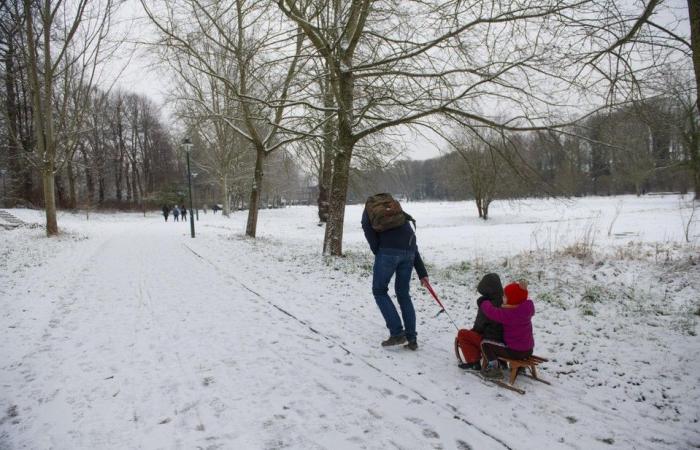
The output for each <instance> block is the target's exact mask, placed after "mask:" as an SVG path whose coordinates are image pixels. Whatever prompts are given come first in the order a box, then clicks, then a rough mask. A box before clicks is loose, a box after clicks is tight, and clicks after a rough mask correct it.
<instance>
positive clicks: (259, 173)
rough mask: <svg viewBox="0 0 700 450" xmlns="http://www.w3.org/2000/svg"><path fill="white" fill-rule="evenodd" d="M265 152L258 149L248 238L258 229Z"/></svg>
mask: <svg viewBox="0 0 700 450" xmlns="http://www.w3.org/2000/svg"><path fill="white" fill-rule="evenodd" d="M265 156H266V155H265V151H264V150H262V149H258V150H257V151H256V155H255V173H254V175H253V187H252V188H251V190H250V203H249V204H248V223H247V225H246V228H245V234H246V236H250V237H252V238H254V237H255V234H256V232H257V229H258V208H259V204H258V203H259V201H260V189H261V188H262V179H263V164H264V163H265Z"/></svg>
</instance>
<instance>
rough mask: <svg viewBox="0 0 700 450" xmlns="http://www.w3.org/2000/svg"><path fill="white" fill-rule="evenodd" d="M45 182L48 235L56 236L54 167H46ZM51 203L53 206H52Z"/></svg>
mask: <svg viewBox="0 0 700 450" xmlns="http://www.w3.org/2000/svg"><path fill="white" fill-rule="evenodd" d="M41 179H42V182H43V184H44V203H45V204H44V209H45V210H46V235H47V236H56V235H57V234H58V221H57V220H56V191H55V185H56V180H55V178H54V172H53V167H51V168H50V169H48V170H47V169H44V172H43V173H42V177H41ZM49 205H51V206H52V207H50V206H49Z"/></svg>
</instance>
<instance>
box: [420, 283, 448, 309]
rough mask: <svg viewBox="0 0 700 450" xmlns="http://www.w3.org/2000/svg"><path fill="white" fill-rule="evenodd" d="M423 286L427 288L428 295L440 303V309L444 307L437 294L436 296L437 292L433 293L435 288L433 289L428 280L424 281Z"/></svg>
mask: <svg viewBox="0 0 700 450" xmlns="http://www.w3.org/2000/svg"><path fill="white" fill-rule="evenodd" d="M425 287H426V288H427V289H428V292H430V295H432V296H433V298H434V299H435V301H436V302H437V304H438V305H440V308H442V309H443V310H444V309H445V307H444V306H443V305H442V302H441V301H440V299H439V298H438V296H437V294H436V293H435V290H434V289H433V287H432V286H431V285H430V282H427V281H426V282H425Z"/></svg>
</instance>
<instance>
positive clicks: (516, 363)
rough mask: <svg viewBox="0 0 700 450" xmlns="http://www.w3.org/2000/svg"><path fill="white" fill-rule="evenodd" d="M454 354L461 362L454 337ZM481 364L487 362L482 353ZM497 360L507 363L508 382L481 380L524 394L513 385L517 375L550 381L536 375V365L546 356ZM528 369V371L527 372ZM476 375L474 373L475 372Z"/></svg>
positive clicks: (543, 381)
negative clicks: (508, 371) (508, 370)
mask: <svg viewBox="0 0 700 450" xmlns="http://www.w3.org/2000/svg"><path fill="white" fill-rule="evenodd" d="M455 356H457V360H458V361H459V362H460V363H462V362H464V360H463V359H462V355H461V352H460V350H459V343H458V342H457V339H455ZM481 358H482V359H481V365H482V367H485V366H486V364H488V361H487V360H486V357H485V356H483V355H482V357H481ZM498 359H499V360H501V361H503V362H505V363H506V364H508V368H509V369H510V377H509V380H508V383H506V382H504V381H501V380H495V379H489V378H485V377H481V376H480V377H481V378H482V379H483V380H486V381H490V382H492V383H494V384H496V385H498V386H500V387H503V388H506V389H508V390H511V391H514V392H517V393H519V394H523V395H524V394H525V390H524V389H522V388H519V387H517V386H515V380H516V379H517V378H518V375H520V374H522V375H525V376H526V377H528V378H532V379H533V380H536V381H539V382H540V383H544V384H547V385H550V386H551V384H552V383H550V382H549V381H547V380H543V379H542V378H540V377H539V376H538V375H537V366H538V365H540V364H542V363H543V362H547V361H548V360H547V359H546V358H543V357H541V356H536V355H532V356H530V357H529V358H527V359H510V358H505V357H500V356H499V357H498ZM528 370H529V373H528V372H527V371H528ZM475 375H476V373H475Z"/></svg>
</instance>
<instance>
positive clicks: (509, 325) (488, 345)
mask: <svg viewBox="0 0 700 450" xmlns="http://www.w3.org/2000/svg"><path fill="white" fill-rule="evenodd" d="M503 293H504V294H505V301H504V302H503V306H502V307H501V308H497V307H495V306H494V305H493V304H492V303H491V302H488V301H486V302H483V303H482V304H481V310H482V311H483V312H484V314H485V315H486V317H488V318H489V319H491V320H493V321H494V322H498V323H500V324H503V342H504V343H503V344H499V343H495V342H488V341H487V342H484V343H482V345H481V351H482V352H483V354H484V355H485V356H486V359H487V360H488V365H487V366H485V367H484V369H483V375H484V376H485V377H488V378H501V377H502V376H503V373H502V372H501V369H500V367H499V366H498V357H499V356H502V357H505V358H509V359H527V358H529V357H530V356H532V350H533V349H534V348H535V339H534V337H533V336H532V316H534V315H535V304H534V303H533V302H532V300H530V299H528V292H527V283H526V282H525V281H520V282H518V283H511V284H509V285H508V286H506V287H505V289H503Z"/></svg>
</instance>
